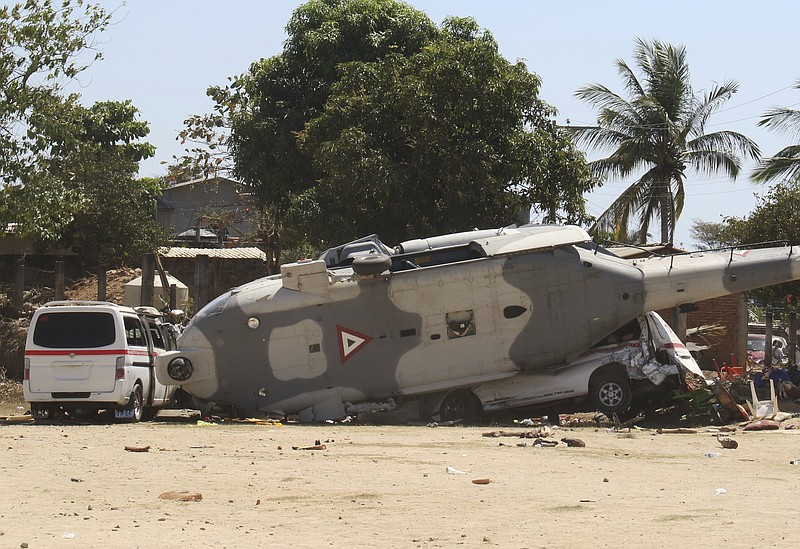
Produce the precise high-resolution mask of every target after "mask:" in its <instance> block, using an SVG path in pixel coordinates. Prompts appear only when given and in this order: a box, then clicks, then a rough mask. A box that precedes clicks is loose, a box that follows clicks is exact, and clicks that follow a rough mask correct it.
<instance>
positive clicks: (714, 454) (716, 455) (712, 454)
mask: <svg viewBox="0 0 800 549" xmlns="http://www.w3.org/2000/svg"><path fill="white" fill-rule="evenodd" d="M706 457H707V458H709V459H717V458H721V457H722V454H720V453H719V452H708V453H707V454H706Z"/></svg>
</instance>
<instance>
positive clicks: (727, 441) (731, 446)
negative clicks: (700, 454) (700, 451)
mask: <svg viewBox="0 0 800 549" xmlns="http://www.w3.org/2000/svg"><path fill="white" fill-rule="evenodd" d="M717 440H718V441H719V443H720V445H721V446H722V447H723V448H727V449H728V450H735V449H736V448H738V447H739V443H738V442H736V441H735V440H733V439H732V438H727V437H726V438H719V435H717Z"/></svg>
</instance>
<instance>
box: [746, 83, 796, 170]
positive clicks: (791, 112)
mask: <svg viewBox="0 0 800 549" xmlns="http://www.w3.org/2000/svg"><path fill="white" fill-rule="evenodd" d="M794 87H795V88H798V89H800V80H798V81H797V83H796V84H795V85H794ZM758 125H759V126H764V127H766V128H768V129H770V130H777V131H786V132H788V133H791V134H800V111H798V110H795V109H789V108H786V107H777V108H774V109H772V110H771V111H767V112H766V113H764V117H763V118H762V119H761V121H760V122H759V123H758ZM779 177H785V178H786V179H788V180H790V181H792V180H798V179H800V145H789V146H788V147H786V148H785V149H782V150H781V151H779V152H778V154H776V155H775V156H772V157H770V158H765V159H763V160H761V161H760V162H759V163H758V165H757V166H756V169H755V170H754V171H753V175H752V176H750V178H751V179H752V180H753V181H755V182H756V183H766V182H767V181H772V180H774V179H777V178H779Z"/></svg>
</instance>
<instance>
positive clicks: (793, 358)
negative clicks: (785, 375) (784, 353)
mask: <svg viewBox="0 0 800 549" xmlns="http://www.w3.org/2000/svg"><path fill="white" fill-rule="evenodd" d="M788 352H789V366H796V365H797V311H795V310H794V309H792V311H791V312H790V313H789V351H788Z"/></svg>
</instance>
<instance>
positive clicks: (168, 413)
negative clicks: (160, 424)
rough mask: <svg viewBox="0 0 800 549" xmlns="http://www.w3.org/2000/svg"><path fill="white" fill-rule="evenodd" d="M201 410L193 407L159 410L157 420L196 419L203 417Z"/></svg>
mask: <svg viewBox="0 0 800 549" xmlns="http://www.w3.org/2000/svg"><path fill="white" fill-rule="evenodd" d="M202 415H203V414H202V413H201V412H200V410H193V409H191V408H181V409H175V410H173V409H169V410H164V409H162V410H159V411H158V412H157V413H156V416H155V418H154V419H155V420H156V421H194V420H198V419H200V418H201V417H202Z"/></svg>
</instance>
